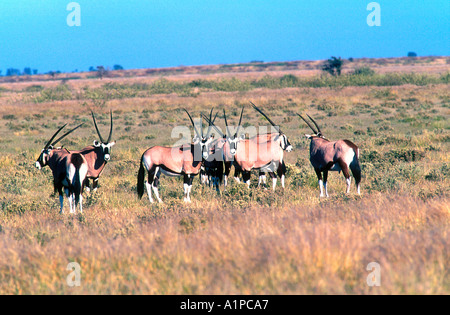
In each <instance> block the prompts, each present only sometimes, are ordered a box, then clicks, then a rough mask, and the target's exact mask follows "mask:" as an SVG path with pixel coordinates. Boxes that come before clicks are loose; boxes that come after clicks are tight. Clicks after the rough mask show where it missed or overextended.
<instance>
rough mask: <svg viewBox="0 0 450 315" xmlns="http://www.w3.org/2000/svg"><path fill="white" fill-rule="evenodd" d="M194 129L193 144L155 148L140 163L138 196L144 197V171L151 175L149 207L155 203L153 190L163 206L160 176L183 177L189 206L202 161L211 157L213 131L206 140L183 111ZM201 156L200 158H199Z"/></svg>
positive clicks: (146, 185)
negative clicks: (159, 188) (193, 182)
mask: <svg viewBox="0 0 450 315" xmlns="http://www.w3.org/2000/svg"><path fill="white" fill-rule="evenodd" d="M184 111H185V112H186V113H187V114H188V116H189V119H190V120H191V123H192V126H193V127H194V132H195V137H194V140H193V143H189V144H184V145H181V146H176V147H162V146H154V147H151V148H150V149H148V150H147V151H145V152H144V154H143V155H142V158H141V160H140V167H139V173H138V182H137V192H138V197H139V199H141V198H142V196H143V194H144V181H145V170H147V172H148V182H146V183H145V187H146V188H147V194H148V197H149V200H150V203H153V198H152V190H153V193H154V194H155V196H156V199H157V200H158V202H162V200H161V198H160V197H159V192H158V184H159V177H160V176H161V173H163V174H164V175H167V176H183V177H184V185H183V187H184V201H185V202H190V201H191V198H190V192H191V189H192V180H193V178H194V176H196V175H198V174H199V173H200V168H201V166H202V162H203V160H205V159H207V158H208V156H209V145H210V143H211V141H212V139H211V138H210V131H211V130H209V132H208V133H207V135H206V137H204V136H203V130H202V129H200V130H201V131H202V133H200V132H199V131H198V130H197V128H196V126H195V124H194V121H193V119H192V117H191V115H190V114H189V112H188V111H187V110H186V109H184ZM199 153H200V154H201V157H200V158H199V157H198V156H199Z"/></svg>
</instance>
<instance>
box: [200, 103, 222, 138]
mask: <svg viewBox="0 0 450 315" xmlns="http://www.w3.org/2000/svg"><path fill="white" fill-rule="evenodd" d="M211 114H212V110H211ZM218 114H219V112H217V113H216V115H215V116H214V119H212V115H210V116H209V119H207V117H206V116H205V115H202V116H203V118H204V119H205V120H206V122H207V123H208V124H209V127H208V132H207V133H206V138H209V136H210V135H211V131H212V128H213V124H214V122H215V121H216V118H217V115H218ZM211 119H212V120H211Z"/></svg>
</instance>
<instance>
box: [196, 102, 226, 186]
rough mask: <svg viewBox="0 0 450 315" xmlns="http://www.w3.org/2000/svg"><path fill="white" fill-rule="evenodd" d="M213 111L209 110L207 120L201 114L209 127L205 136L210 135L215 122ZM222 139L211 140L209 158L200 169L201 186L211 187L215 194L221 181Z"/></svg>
mask: <svg viewBox="0 0 450 315" xmlns="http://www.w3.org/2000/svg"><path fill="white" fill-rule="evenodd" d="M212 113H213V109H211V112H210V114H209V118H208V117H206V116H205V115H203V114H202V117H203V118H204V119H205V120H206V121H207V122H209V127H208V131H207V134H208V135H211V131H212V129H211V128H212V126H213V124H214V122H215V121H216V118H217V115H218V114H219V113H218V112H217V113H216V115H215V116H214V119H213V118H212ZM223 143H224V141H223V139H221V138H219V139H212V141H211V143H210V145H209V154H208V155H209V156H208V158H207V159H205V160H204V161H203V164H202V167H201V176H202V179H201V181H202V184H208V185H209V186H211V185H212V186H213V187H214V188H215V189H216V191H217V192H219V191H220V189H219V187H220V183H221V182H222V180H223V170H224V166H223V155H222V151H221V148H222V146H223Z"/></svg>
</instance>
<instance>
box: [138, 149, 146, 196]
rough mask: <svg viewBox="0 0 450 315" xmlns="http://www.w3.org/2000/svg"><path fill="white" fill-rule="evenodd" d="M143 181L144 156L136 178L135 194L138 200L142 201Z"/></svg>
mask: <svg viewBox="0 0 450 315" xmlns="http://www.w3.org/2000/svg"><path fill="white" fill-rule="evenodd" d="M144 181H145V168H144V156H142V158H141V162H140V166H139V173H138V178H137V193H138V197H139V199H142V196H143V195H144Z"/></svg>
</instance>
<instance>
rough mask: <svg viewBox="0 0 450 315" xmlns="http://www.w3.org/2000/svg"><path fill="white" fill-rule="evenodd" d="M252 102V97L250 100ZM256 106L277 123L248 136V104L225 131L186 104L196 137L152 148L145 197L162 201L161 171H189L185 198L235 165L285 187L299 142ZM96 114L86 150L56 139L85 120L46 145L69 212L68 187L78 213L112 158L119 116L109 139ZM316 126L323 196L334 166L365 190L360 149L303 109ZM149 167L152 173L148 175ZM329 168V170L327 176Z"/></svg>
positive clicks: (45, 157) (46, 158)
mask: <svg viewBox="0 0 450 315" xmlns="http://www.w3.org/2000/svg"><path fill="white" fill-rule="evenodd" d="M250 103H251V102H250ZM251 106H252V107H253V108H254V109H255V110H256V111H257V112H258V113H260V114H261V115H262V116H263V117H264V118H265V119H266V120H267V121H268V122H269V123H270V124H271V125H272V127H273V129H272V130H273V132H267V133H260V134H257V135H255V136H252V137H246V134H245V133H242V132H241V131H242V117H243V114H244V107H242V110H241V114H240V119H239V123H238V125H237V127H236V128H235V129H234V131H232V130H231V129H232V128H231V127H230V125H229V124H228V120H227V115H226V111H225V109H224V110H223V119H224V122H225V133H222V131H221V129H220V128H219V127H217V126H216V124H215V122H216V119H217V117H218V114H219V112H217V113H216V114H215V115H214V117H213V109H211V111H210V114H209V117H207V116H205V115H202V116H201V117H200V122H201V121H202V120H203V119H204V120H205V121H206V122H207V123H208V128H207V131H206V134H204V130H203V128H202V127H201V126H200V128H197V126H196V124H195V122H194V120H193V119H192V117H191V115H190V114H189V112H188V111H187V110H186V109H184V111H185V112H186V114H187V115H188V117H189V120H190V121H191V123H192V126H193V129H194V134H195V135H194V138H193V141H192V142H191V143H186V144H183V145H179V146H174V147H164V146H154V147H151V148H149V149H148V150H146V151H145V152H144V153H143V155H142V157H141V159H140V161H139V172H138V177H137V193H138V197H139V198H142V196H143V195H144V192H145V190H146V191H147V194H148V197H149V200H150V202H151V203H153V202H154V198H153V195H154V197H155V199H156V201H158V202H162V199H161V197H160V195H159V191H158V184H159V180H160V176H161V174H164V175H167V176H183V182H184V185H183V187H184V201H185V202H190V201H191V198H190V193H191V189H192V182H193V179H194V177H195V176H196V175H200V176H201V181H202V183H204V184H209V185H213V187H214V188H215V189H216V190H217V191H219V187H220V185H221V183H222V182H223V184H224V186H227V184H228V178H229V175H230V170H231V168H232V166H233V167H234V177H235V179H236V180H237V181H240V178H239V177H240V176H242V180H243V182H244V183H245V184H246V186H247V187H250V175H251V172H252V171H253V170H256V171H258V172H259V181H258V186H260V185H261V184H265V182H266V173H268V174H269V176H270V178H271V179H272V189H273V190H274V191H275V188H276V185H277V179H278V177H279V178H280V180H281V186H282V187H283V188H284V187H285V176H286V164H285V161H284V151H286V152H290V151H292V149H293V147H292V145H291V143H290V142H289V139H288V137H287V136H286V134H285V133H283V132H282V131H281V128H280V126H279V125H277V124H275V123H274V122H273V121H272V120H271V119H270V118H269V117H268V116H267V115H266V114H265V113H264V112H263V111H262V110H261V109H260V108H258V107H257V106H256V105H254V104H253V103H251ZM91 114H92V119H93V122H94V126H95V130H96V131H97V134H98V136H99V139H100V141H97V140H96V141H94V144H93V145H92V146H88V147H86V148H84V149H81V150H73V151H70V150H68V149H66V148H56V147H54V146H55V144H56V143H58V142H59V141H61V140H62V139H63V138H65V137H66V136H68V135H69V134H71V133H72V132H74V131H75V130H77V129H78V128H80V127H81V126H82V125H79V126H77V127H75V128H73V129H72V130H70V131H68V132H66V133H65V134H64V135H63V136H61V137H60V138H58V139H57V140H54V139H55V138H56V136H57V135H58V134H59V133H60V132H61V131H62V130H63V129H64V128H65V127H66V125H64V126H62V127H61V128H59V130H58V131H57V132H56V133H55V134H54V135H53V136H52V137H51V139H50V140H49V141H48V142H47V144H46V145H45V147H44V149H43V150H42V152H41V154H40V156H39V158H38V160H37V161H36V167H37V168H38V169H41V168H42V167H44V166H46V165H48V166H49V168H50V169H51V170H52V173H53V185H54V189H55V192H56V191H58V193H59V198H60V205H61V213H62V212H63V195H64V194H63V193H64V192H65V194H66V196H67V198H68V199H69V205H70V212H71V213H74V212H75V210H76V206H77V205H79V209H80V212H82V209H83V208H82V200H83V197H82V193H83V189H84V188H87V189H89V190H90V189H91V185H90V180H92V189H93V190H96V189H97V187H98V179H99V177H100V175H101V174H102V171H103V169H104V167H105V165H106V163H107V162H108V161H109V160H110V159H111V148H112V146H114V144H115V142H112V141H111V140H112V133H113V116H112V111H111V113H110V118H111V123H110V124H111V125H110V132H109V136H108V139H107V140H106V141H105V139H104V138H103V137H102V135H101V133H100V131H99V129H98V126H97V122H96V120H95V115H94V113H91ZM297 115H298V116H299V117H300V118H301V119H302V120H303V121H304V122H305V123H306V124H307V125H308V126H309V128H311V130H312V131H313V134H311V135H305V136H306V137H307V138H308V139H310V140H311V143H310V161H311V164H312V166H313V167H314V170H315V172H316V174H317V178H318V181H319V187H320V197H325V196H326V197H328V191H327V178H328V172H329V171H339V172H340V171H342V172H343V174H344V177H345V179H346V182H347V190H346V192H347V193H349V192H350V182H351V178H350V171H351V173H352V175H353V177H354V178H355V182H356V186H357V192H358V194H359V193H360V182H361V168H360V164H359V149H358V147H357V146H356V145H355V144H354V143H352V142H351V141H349V140H338V141H334V142H332V141H329V140H328V139H326V138H325V137H324V136H323V134H322V131H321V130H320V128H319V126H318V125H317V123H316V122H315V121H314V119H313V118H311V117H310V116H309V115H307V116H308V118H309V119H310V120H311V122H312V123H313V124H314V126H315V127H316V128H317V130H316V129H315V128H314V127H313V125H311V123H310V122H309V121H308V120H306V119H305V118H304V117H303V116H301V115H300V114H297ZM213 129H214V130H215V131H216V132H215V134H216V135H218V137H217V139H216V138H215V135H214V134H213ZM146 171H147V173H148V175H147V180H145V175H146ZM322 174H323V176H322Z"/></svg>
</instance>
